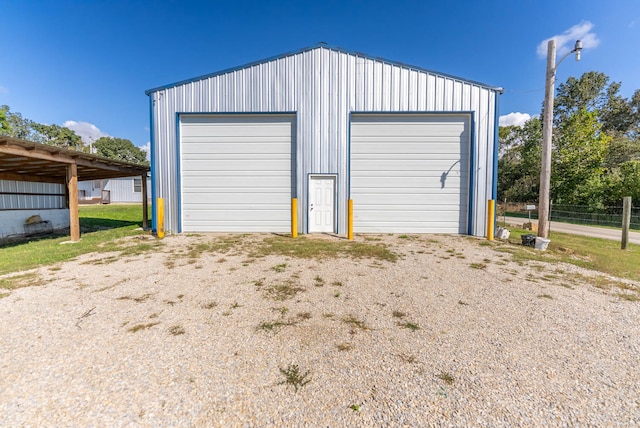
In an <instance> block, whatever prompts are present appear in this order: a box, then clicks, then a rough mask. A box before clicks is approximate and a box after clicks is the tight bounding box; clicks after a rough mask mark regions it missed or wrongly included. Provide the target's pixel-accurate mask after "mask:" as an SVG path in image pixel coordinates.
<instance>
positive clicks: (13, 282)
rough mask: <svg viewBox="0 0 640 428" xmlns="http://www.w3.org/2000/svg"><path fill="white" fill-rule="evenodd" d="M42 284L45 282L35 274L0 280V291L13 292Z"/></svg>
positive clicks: (29, 273) (30, 273)
mask: <svg viewBox="0 0 640 428" xmlns="http://www.w3.org/2000/svg"><path fill="white" fill-rule="evenodd" d="M44 284H45V282H44V281H43V280H42V278H40V276H39V275H38V274H37V273H35V272H28V273H23V274H20V275H12V276H8V277H5V278H0V289H4V290H15V289H16V288H23V287H38V286H41V285H44Z"/></svg>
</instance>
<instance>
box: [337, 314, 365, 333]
mask: <svg viewBox="0 0 640 428" xmlns="http://www.w3.org/2000/svg"><path fill="white" fill-rule="evenodd" d="M342 322H343V323H345V324H349V325H350V326H352V327H356V328H359V329H360V330H371V329H370V328H369V327H368V326H367V324H366V323H365V322H364V321H361V320H359V319H358V318H356V317H355V316H353V315H348V316H346V317H344V318H342Z"/></svg>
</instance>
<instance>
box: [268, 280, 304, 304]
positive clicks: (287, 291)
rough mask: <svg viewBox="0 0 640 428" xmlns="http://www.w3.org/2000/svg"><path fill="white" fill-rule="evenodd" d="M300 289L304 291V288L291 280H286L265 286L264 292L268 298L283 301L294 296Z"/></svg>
mask: <svg viewBox="0 0 640 428" xmlns="http://www.w3.org/2000/svg"><path fill="white" fill-rule="evenodd" d="M301 291H304V288H302V287H300V286H299V285H295V284H293V283H292V282H291V281H286V282H284V283H281V284H274V285H270V286H269V287H267V288H266V290H265V293H266V295H267V297H268V298H270V299H273V300H277V301H283V300H288V299H291V298H293V297H295V295H296V294H298V293H299V292H301Z"/></svg>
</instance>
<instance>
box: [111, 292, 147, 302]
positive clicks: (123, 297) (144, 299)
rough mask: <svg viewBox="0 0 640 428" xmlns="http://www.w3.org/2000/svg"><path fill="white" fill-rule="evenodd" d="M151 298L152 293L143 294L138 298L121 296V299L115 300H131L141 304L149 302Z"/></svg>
mask: <svg viewBox="0 0 640 428" xmlns="http://www.w3.org/2000/svg"><path fill="white" fill-rule="evenodd" d="M151 296H153V293H147V294H143V295H142V296H138V297H131V296H121V297H118V298H117V299H116V300H133V301H134V302H136V303H142V302H146V301H147V300H149V298H150V297H151Z"/></svg>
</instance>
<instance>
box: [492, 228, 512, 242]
mask: <svg viewBox="0 0 640 428" xmlns="http://www.w3.org/2000/svg"><path fill="white" fill-rule="evenodd" d="M509 235H511V232H510V231H509V229H507V228H506V227H499V228H498V229H497V230H496V238H498V239H509Z"/></svg>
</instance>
